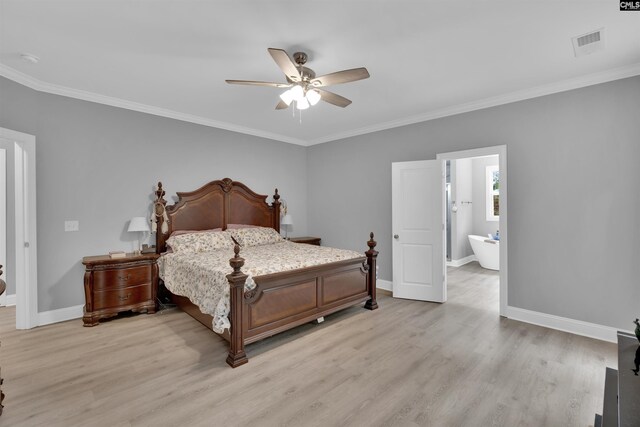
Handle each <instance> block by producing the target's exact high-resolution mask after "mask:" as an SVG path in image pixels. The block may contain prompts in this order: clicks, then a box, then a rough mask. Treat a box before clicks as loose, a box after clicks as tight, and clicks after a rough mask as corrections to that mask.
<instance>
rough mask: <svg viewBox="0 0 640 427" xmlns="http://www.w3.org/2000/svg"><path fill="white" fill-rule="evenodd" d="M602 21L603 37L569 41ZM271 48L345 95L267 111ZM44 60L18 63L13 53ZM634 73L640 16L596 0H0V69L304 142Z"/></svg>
mask: <svg viewBox="0 0 640 427" xmlns="http://www.w3.org/2000/svg"><path fill="white" fill-rule="evenodd" d="M602 27H604V29H605V38H606V39H605V42H606V49H605V50H604V51H602V52H598V53H595V54H592V55H588V56H584V57H580V58H575V57H574V55H573V48H572V44H571V37H573V36H577V35H582V34H584V33H587V32H590V31H592V30H596V29H598V28H602ZM268 47H276V48H282V49H285V50H287V51H288V52H289V53H290V54H292V53H293V52H295V51H298V50H302V51H305V52H307V53H308V54H309V62H308V63H307V66H309V67H310V68H312V69H314V70H315V71H316V73H317V74H318V75H320V74H326V73H330V72H334V71H338V70H343V69H348V68H355V67H361V66H364V67H367V69H368V70H369V72H370V74H371V78H369V79H368V80H362V81H358V82H353V83H349V84H345V85H339V86H334V87H331V88H329V90H331V91H333V92H335V93H337V94H340V95H342V96H345V97H347V98H349V99H351V100H352V101H353V104H351V105H350V106H348V107H347V108H345V109H341V108H338V107H335V106H333V105H329V104H326V103H323V102H321V103H319V104H318V105H317V106H315V107H312V108H311V109H309V110H306V111H304V112H303V114H302V122H300V119H299V118H298V116H297V115H296V117H295V118H293V117H292V114H291V112H292V110H291V109H289V110H283V111H276V110H275V109H274V108H275V105H276V103H277V101H278V94H279V93H280V92H282V90H281V89H275V88H265V87H249V86H232V85H228V84H226V83H225V81H224V80H225V79H247V80H265V81H276V82H280V81H282V82H284V81H285V80H284V75H283V74H282V73H281V72H280V71H279V69H278V68H277V66H276V65H275V63H274V62H273V60H272V59H271V57H270V55H269V54H268V53H267V48H268ZM22 52H28V53H31V54H34V55H36V56H38V57H40V62H39V63H38V64H31V63H28V62H25V61H24V60H22V59H21V58H20V53H22ZM637 74H640V12H621V11H619V10H618V2H616V1H612V0H600V1H580V0H575V1H551V0H546V1H545V0H538V1H513V0H512V1H488V0H485V1H480V0H468V1H467V2H452V1H406V0H379V1H356V0H342V1H317V0H316V1H312V0H295V1H269V2H267V1H258V0H255V1H240V0H235V1H213V0H211V1H184V0H183V1H155V2H151V1H113V0H110V1H109V0H84V1H81V0H76V1H69V0H48V1H44V0H43V1H30V0H0V75H4V76H6V77H9V78H11V79H13V80H16V81H19V82H21V83H23V84H26V85H28V86H30V87H33V88H35V89H38V90H43V91H47V92H52V93H59V94H63V95H67V96H73V97H76V98H80V99H88V100H92V101H97V102H103V103H106V104H110V105H118V106H123V107H125V108H130V109H135V110H139V111H146V112H151V113H154V114H160V115H164V116H168V117H175V118H179V119H182V120H188V121H193V122H196V123H202V124H206V125H210V126H215V127H220V128H224V129H231V130H235V131H239V132H244V133H248V134H253V135H260V136H265V137H268V138H272V139H277V140H281V141H285V142H291V143H296V144H302V145H310V144H315V143H320V142H325V141H330V140H335V139H339V138H343V137H346V136H351V135H357V134H362V133H367V132H371V131H375V130H379V129H385V128H390V127H394V126H399V125H402V124H408V123H414V122H418V121H422V120H427V119H430V118H434V117H441V116H445V115H449V114H455V113H458V112H462V111H469V110H473V109H477V108H482V107H485V106H489V105H497V104H501V103H505V102H510V101H514V100H519V99H526V98H529V97H533V96H538V95H541V94H546V93H553V92H557V91H562V90H567V89H571V88H575V87H581V86H585V85H589V84H594V83H599V82H603V81H608V80H613V79H617V78H622V77H627V76H631V75H637Z"/></svg>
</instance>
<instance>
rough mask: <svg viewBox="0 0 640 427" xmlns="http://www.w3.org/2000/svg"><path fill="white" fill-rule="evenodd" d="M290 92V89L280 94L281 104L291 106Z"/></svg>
mask: <svg viewBox="0 0 640 427" xmlns="http://www.w3.org/2000/svg"><path fill="white" fill-rule="evenodd" d="M291 92H292V91H291V89H287V90H286V91H284V92H283V93H281V94H280V99H282V102H284V103H285V104H287V105H291V102H292V101H293V93H291Z"/></svg>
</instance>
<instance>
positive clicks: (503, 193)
mask: <svg viewBox="0 0 640 427" xmlns="http://www.w3.org/2000/svg"><path fill="white" fill-rule="evenodd" d="M496 154H497V155H498V156H500V161H499V164H500V222H499V227H500V228H499V229H500V315H501V316H506V314H505V313H506V311H507V301H508V295H509V286H508V279H509V256H508V254H509V252H508V250H507V248H508V240H509V232H508V229H507V206H508V197H507V196H508V194H509V191H508V188H507V176H508V172H507V146H506V145H496V146H493V147H483V148H474V149H471V150H463V151H454V152H451V153H439V154H438V155H437V156H436V158H437V159H438V160H456V159H466V158H469V157H486V156H494V155H496ZM442 191H443V192H444V191H445V189H444V188H443V190H442ZM446 251H447V249H446V245H444V246H443V254H442V256H443V257H444V259H446V257H447V253H446Z"/></svg>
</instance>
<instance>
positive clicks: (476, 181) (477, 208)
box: [471, 156, 499, 236]
mask: <svg viewBox="0 0 640 427" xmlns="http://www.w3.org/2000/svg"><path fill="white" fill-rule="evenodd" d="M498 160H499V157H498V156H489V157H476V158H474V159H472V161H471V163H472V177H473V178H472V188H473V219H472V221H473V225H472V229H473V234H477V235H478V236H486V235H487V234H495V232H496V230H497V229H498V228H499V227H498V225H499V222H498V221H487V194H486V189H487V176H486V175H487V166H495V165H497V164H498Z"/></svg>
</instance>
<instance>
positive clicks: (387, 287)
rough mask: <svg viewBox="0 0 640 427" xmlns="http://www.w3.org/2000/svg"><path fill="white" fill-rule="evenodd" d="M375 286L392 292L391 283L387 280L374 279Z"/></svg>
mask: <svg viewBox="0 0 640 427" xmlns="http://www.w3.org/2000/svg"><path fill="white" fill-rule="evenodd" d="M376 288H378V289H382V290H384V291H389V292H393V283H391V282H390V281H389V280H380V279H378V280H376Z"/></svg>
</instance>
